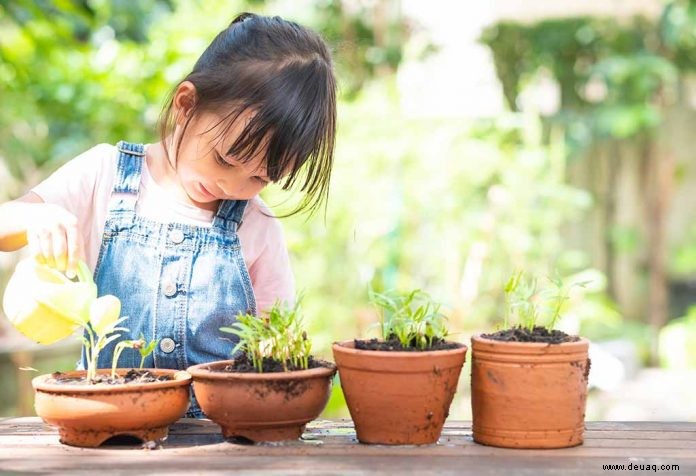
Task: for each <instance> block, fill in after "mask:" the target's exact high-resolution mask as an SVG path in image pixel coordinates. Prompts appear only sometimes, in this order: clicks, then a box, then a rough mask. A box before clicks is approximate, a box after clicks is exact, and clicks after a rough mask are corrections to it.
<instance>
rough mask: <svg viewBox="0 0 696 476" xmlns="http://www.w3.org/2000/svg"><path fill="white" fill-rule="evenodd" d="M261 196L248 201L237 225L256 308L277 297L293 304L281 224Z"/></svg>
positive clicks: (288, 264)
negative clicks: (241, 221) (242, 218)
mask: <svg viewBox="0 0 696 476" xmlns="http://www.w3.org/2000/svg"><path fill="white" fill-rule="evenodd" d="M261 210H263V213H266V214H270V211H269V210H268V209H267V208H266V207H265V206H264V205H263V202H261V200H260V199H254V200H252V201H251V202H250V203H249V210H248V212H247V213H245V217H244V223H243V224H242V227H241V228H240V229H239V235H240V240H241V242H242V250H243V252H244V255H245V258H246V259H247V267H248V269H249V276H250V278H251V284H252V287H253V288H254V295H255V297H256V309H257V311H258V312H261V311H264V310H266V309H269V308H270V307H271V306H272V305H273V304H274V303H275V301H276V300H278V299H279V300H281V301H284V302H285V303H286V304H287V305H289V306H292V305H294V304H295V278H294V276H293V274H292V268H291V266H290V257H289V256H288V250H287V246H286V244H285V237H284V235H283V228H282V226H281V224H280V221H279V220H278V219H277V218H274V217H272V216H271V217H268V216H265V215H264V214H263V213H262V212H261Z"/></svg>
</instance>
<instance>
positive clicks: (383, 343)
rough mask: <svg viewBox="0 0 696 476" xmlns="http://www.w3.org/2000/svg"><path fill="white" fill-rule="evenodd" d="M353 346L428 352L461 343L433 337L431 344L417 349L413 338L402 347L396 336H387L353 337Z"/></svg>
mask: <svg viewBox="0 0 696 476" xmlns="http://www.w3.org/2000/svg"><path fill="white" fill-rule="evenodd" d="M354 342H355V348H356V349H360V350H381V351H392V352H428V351H431V350H448V349H459V348H460V347H461V346H462V344H460V343H458V342H449V341H446V340H443V339H433V345H432V346H431V347H428V348H427V349H419V348H418V347H416V342H415V340H414V341H412V342H410V345H409V346H407V347H404V346H402V345H401V342H400V341H399V339H397V338H396V336H393V335H392V336H389V338H388V339H387V340H379V339H370V340H358V339H355V340H354Z"/></svg>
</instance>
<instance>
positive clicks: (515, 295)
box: [503, 271, 589, 331]
mask: <svg viewBox="0 0 696 476" xmlns="http://www.w3.org/2000/svg"><path fill="white" fill-rule="evenodd" d="M587 284H589V282H588V281H583V282H576V283H573V284H571V285H570V286H566V285H565V284H564V283H563V280H562V279H561V278H560V277H553V278H549V279H548V285H547V286H545V287H541V288H540V287H539V280H538V278H537V277H534V276H528V275H526V274H525V273H524V271H517V272H515V273H513V274H512V275H511V276H510V279H508V281H507V283H506V284H505V304H506V311H505V320H504V324H503V326H504V327H503V328H504V329H508V328H509V327H510V326H511V325H512V323H513V322H516V323H517V325H519V326H522V327H525V328H527V329H529V330H530V331H532V330H533V329H534V327H536V326H538V325H542V324H541V322H542V321H544V322H547V324H546V327H547V328H548V329H549V330H551V329H553V328H554V327H555V326H556V324H557V323H558V320H559V319H560V317H561V314H562V311H563V305H564V304H565V302H566V301H568V299H569V292H570V289H571V288H573V287H575V286H580V287H585V286H586V285H587Z"/></svg>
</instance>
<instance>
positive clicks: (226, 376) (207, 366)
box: [186, 359, 336, 381]
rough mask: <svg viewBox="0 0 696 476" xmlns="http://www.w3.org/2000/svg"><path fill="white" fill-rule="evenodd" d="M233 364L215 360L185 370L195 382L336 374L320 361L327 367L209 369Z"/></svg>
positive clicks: (291, 378) (332, 368) (334, 370)
mask: <svg viewBox="0 0 696 476" xmlns="http://www.w3.org/2000/svg"><path fill="white" fill-rule="evenodd" d="M233 362H234V359H230V360H216V361H214V362H205V363H202V364H197V365H192V366H190V367H189V368H187V369H186V371H187V372H188V373H189V374H191V376H192V378H193V379H194V381H195V380H200V379H206V380H296V379H306V378H318V377H331V376H333V375H334V374H335V373H336V364H334V363H333V362H328V361H326V360H320V362H323V363H325V364H328V365H327V366H324V365H322V366H321V367H315V368H313V369H307V370H291V371H289V372H266V373H256V372H216V371H214V370H211V367H224V366H227V365H230V364H232V363H233Z"/></svg>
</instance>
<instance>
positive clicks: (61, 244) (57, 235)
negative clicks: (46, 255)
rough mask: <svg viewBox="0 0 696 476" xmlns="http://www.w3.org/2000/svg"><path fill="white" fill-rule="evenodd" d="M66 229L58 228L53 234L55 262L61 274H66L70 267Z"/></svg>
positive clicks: (52, 242)
mask: <svg viewBox="0 0 696 476" xmlns="http://www.w3.org/2000/svg"><path fill="white" fill-rule="evenodd" d="M67 241H68V239H67V233H66V230H65V228H63V227H62V226H58V227H56V228H54V230H53V232H52V233H51V244H52V248H53V262H54V263H55V267H56V268H57V269H58V271H60V272H63V273H64V272H65V270H66V269H67V266H68V244H67Z"/></svg>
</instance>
